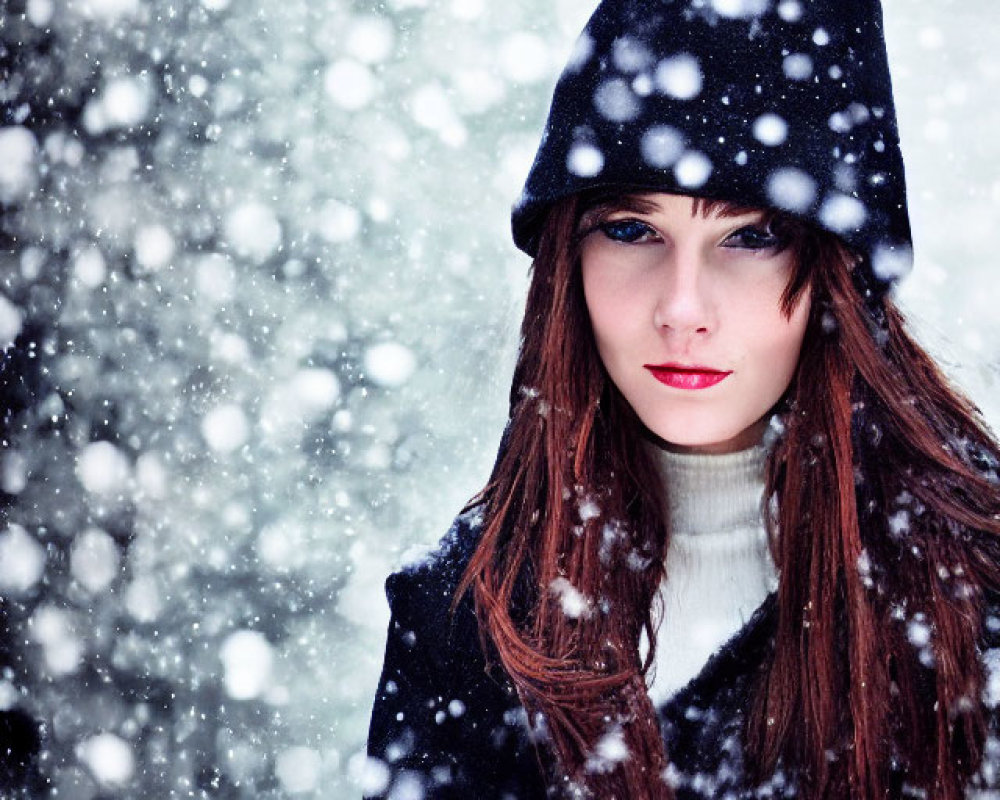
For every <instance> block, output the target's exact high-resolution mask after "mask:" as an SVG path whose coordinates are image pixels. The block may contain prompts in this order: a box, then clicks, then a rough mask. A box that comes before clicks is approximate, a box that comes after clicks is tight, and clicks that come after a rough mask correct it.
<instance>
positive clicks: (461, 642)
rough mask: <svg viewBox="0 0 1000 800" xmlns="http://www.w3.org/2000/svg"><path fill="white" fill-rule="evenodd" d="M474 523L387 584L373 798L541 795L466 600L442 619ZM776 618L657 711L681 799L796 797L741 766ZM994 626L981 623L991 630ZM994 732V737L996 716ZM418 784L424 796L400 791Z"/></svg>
mask: <svg viewBox="0 0 1000 800" xmlns="http://www.w3.org/2000/svg"><path fill="white" fill-rule="evenodd" d="M480 524H481V520H480V519H479V518H478V516H477V515H476V514H475V513H467V514H465V515H463V516H460V517H459V518H458V519H457V520H456V521H455V523H454V524H453V525H452V528H451V529H450V531H449V532H448V535H447V536H446V537H445V538H444V540H443V541H442V544H441V546H440V548H439V550H438V551H437V552H436V553H435V554H434V555H433V556H431V557H430V558H428V559H427V560H425V561H423V562H422V563H420V564H417V565H414V566H412V567H409V568H407V569H404V570H403V571H401V572H398V573H395V574H394V575H391V576H390V577H389V579H388V580H387V581H386V593H387V595H388V598H389V605H390V608H391V610H392V618H391V621H390V622H389V632H388V642H387V645H386V653H385V664H384V667H383V670H382V677H381V679H380V680H379V686H378V692H377V694H376V698H375V706H374V709H373V711H372V719H371V728H370V731H369V738H368V754H369V756H371V757H372V758H375V759H378V760H379V761H380V762H382V763H383V764H384V765H385V766H386V767H387V768H388V770H389V777H390V780H389V783H388V785H387V786H386V787H385V789H384V790H382V791H380V792H378V793H374V794H371V795H369V797H371V798H382V797H385V798H392V797H411V796H412V797H423V798H424V800H452V798H454V799H455V800H535V798H544V797H546V790H545V785H544V783H543V780H542V775H541V771H540V767H539V764H538V760H537V756H536V754H535V750H534V747H533V745H532V743H531V740H530V738H529V733H528V728H527V723H526V718H525V712H524V710H523V708H522V707H521V705H520V702H519V700H518V697H517V694H516V692H515V691H514V689H513V686H512V684H511V683H510V681H509V679H508V678H507V676H506V675H505V674H503V673H502V670H500V668H499V667H495V668H494V669H493V675H492V676H491V675H487V673H486V664H485V659H484V656H483V653H482V650H481V646H480V642H479V635H478V628H477V623H476V619H475V615H474V611H473V607H472V602H471V599H470V598H469V597H468V595H467V596H466V597H464V598H463V599H462V601H461V603H460V604H459V606H458V608H457V609H456V612H455V614H454V616H451V614H450V611H449V609H450V604H451V601H452V597H453V595H454V591H455V587H456V586H457V584H458V581H459V580H460V578H461V576H462V573H463V570H464V568H465V566H466V564H467V563H468V561H469V558H470V557H471V555H472V551H473V549H474V547H475V544H476V540H477V538H478V533H479V529H480ZM997 619H1000V617H998V618H997ZM776 621H777V611H776V603H775V597H774V595H771V596H769V597H768V598H767V599H766V600H765V601H764V603H763V604H762V605H761V606H760V608H759V609H758V610H757V611H756V613H755V614H754V615H753V616H752V618H751V619H750V620H749V622H747V624H746V625H745V626H744V627H743V628H742V629H741V630H740V631H739V632H737V634H736V635H735V636H734V637H733V638H732V639H730V640H729V642H727V643H726V645H725V646H724V647H723V648H722V649H721V650H720V651H719V652H718V653H716V654H715V655H714V656H713V657H712V658H711V659H710V660H709V661H708V663H707V664H706V665H705V667H704V668H703V669H702V671H701V672H700V673H699V674H698V675H697V676H696V677H695V678H694V679H693V680H692V681H691V682H690V683H689V684H688V685H687V686H685V687H684V688H683V689H681V690H680V691H679V692H678V693H677V694H675V695H674V696H673V697H672V698H671V699H670V701H669V702H668V703H667V704H666V705H664V706H663V707H661V708H660V709H659V715H660V722H661V728H662V731H663V736H664V743H665V745H666V748H667V751H668V752H669V754H670V770H671V773H672V779H673V782H674V783H675V785H676V787H677V788H676V790H675V793H676V796H677V798H678V800H695V798H732V800H737V799H738V798H751V797H753V798H776V797H795V795H796V785H795V778H794V775H792V774H787V773H785V772H783V771H780V770H779V772H778V773H776V774H775V775H774V776H773V777H772V778H771V779H770V780H769V781H768V782H767V783H766V785H760V784H755V785H750V783H749V778H748V776H747V774H746V770H745V769H744V767H743V753H742V727H743V720H744V709H745V708H746V706H747V699H748V696H749V692H750V687H751V683H752V677H753V675H754V674H755V672H756V670H757V669H758V668H759V667H760V665H761V663H762V660H763V658H764V657H765V655H766V654H767V652H768V648H769V647H770V646H771V643H772V641H773V635H774V630H775V626H776ZM998 628H1000V625H996V626H990V625H988V626H987V630H990V629H992V630H996V629H998ZM990 638H991V639H993V641H986V642H985V646H987V647H991V648H996V647H1000V634H996V633H994V634H993V635H992V636H991V637H990ZM993 655H997V656H1000V651H994V653H993V654H991V655H990V656H988V657H987V659H986V660H987V662H989V661H990V660H991V658H992V656H993ZM996 660H997V661H998V662H1000V658H998V659H996ZM996 680H1000V674H998V675H997V676H996ZM998 693H1000V687H998ZM998 699H1000V698H998ZM992 728H993V731H994V734H993V735H994V736H995V735H996V731H997V726H996V720H995V719H994V720H993V725H992ZM996 749H998V748H994V750H996ZM989 758H990V754H989V750H988V755H987V759H988V760H989ZM994 758H996V759H1000V754H997V753H994ZM998 767H1000V761H998V762H996V763H992V764H987V765H986V766H985V768H984V773H986V774H989V773H990V772H991V770H992V772H997V771H998ZM903 779H904V776H903V775H895V776H894V780H893V783H894V784H895V786H893V787H892V795H893V796H901V795H902V794H903V793H904V791H905V790H903V787H902V782H903ZM417 786H419V787H420V789H421V790H422V792H423V793H422V794H421V793H420V791H413V792H410V791H408V789H410V788H413V789H416V788H417ZM995 792H996V786H995V785H994V786H991V787H989V790H988V791H987V793H985V794H983V795H980V796H981V797H984V798H1000V793H995Z"/></svg>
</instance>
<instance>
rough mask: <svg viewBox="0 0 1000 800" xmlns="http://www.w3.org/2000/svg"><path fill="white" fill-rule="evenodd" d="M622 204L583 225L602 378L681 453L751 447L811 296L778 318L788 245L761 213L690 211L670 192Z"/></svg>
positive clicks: (798, 340)
mask: <svg viewBox="0 0 1000 800" xmlns="http://www.w3.org/2000/svg"><path fill="white" fill-rule="evenodd" d="M623 205H628V207H629V209H630V210H625V209H624V208H622V209H613V210H611V211H610V212H608V211H606V210H605V211H601V212H599V213H597V214H596V219H595V213H594V212H592V213H589V214H584V217H583V219H582V221H581V229H582V231H581V232H582V233H583V234H584V239H583V241H582V243H581V248H582V249H581V264H582V269H583V289H584V294H585V296H586V301H587V310H588V311H589V313H590V321H591V325H592V326H593V330H594V337H595V339H596V341H597V349H598V351H599V352H600V355H601V360H602V361H603V362H604V366H605V368H606V369H607V371H608V374H609V375H610V377H611V380H612V381H614V383H615V385H616V386H617V387H618V389H619V391H621V393H622V395H623V396H624V397H625V399H626V400H627V401H628V403H629V405H631V406H632V408H633V410H634V411H635V412H636V414H638V416H639V418H640V419H641V420H642V422H643V424H645V426H646V427H647V428H649V430H651V431H652V432H653V433H654V434H656V435H657V436H659V437H660V438H661V439H663V440H664V441H665V442H666V443H667V444H669V445H672V446H674V447H676V448H677V449H679V450H689V451H692V452H704V453H726V452H732V451H735V450H740V449H743V448H745V447H749V446H751V445H753V444H756V443H758V442H759V441H760V439H761V436H762V434H763V432H764V429H765V427H766V426H767V421H768V412H769V411H770V409H771V408H772V407H773V406H774V405H775V403H776V402H777V401H778V399H779V398H780V397H781V395H782V394H783V393H784V391H785V389H787V388H788V384H789V383H790V382H791V380H792V376H793V375H794V373H795V368H796V365H797V364H798V359H799V351H800V349H801V346H802V339H803V336H804V334H805V329H806V322H807V320H808V317H809V291H808V290H806V291H803V292H801V293H800V295H799V297H798V298H797V300H796V302H795V304H794V306H793V308H792V313H791V315H790V316H786V315H785V313H784V311H783V310H782V305H781V297H782V294H783V292H784V291H785V287H786V286H787V285H788V282H789V280H790V278H791V276H792V273H793V270H794V269H795V253H794V248H788V247H785V246H784V245H786V244H787V243H786V242H784V241H782V240H781V239H780V238H779V236H777V235H776V234H774V233H772V232H771V231H770V230H769V229H768V226H767V224H766V221H765V215H764V213H763V212H759V211H751V212H748V213H745V214H740V215H739V216H721V215H720V211H719V210H716V211H714V212H711V213H708V214H702V213H695V210H696V205H695V201H694V200H693V199H692V198H690V197H685V196H680V195H668V194H644V195H641V196H639V197H637V198H634V202H629V203H627V204H623ZM595 225H596V227H595Z"/></svg>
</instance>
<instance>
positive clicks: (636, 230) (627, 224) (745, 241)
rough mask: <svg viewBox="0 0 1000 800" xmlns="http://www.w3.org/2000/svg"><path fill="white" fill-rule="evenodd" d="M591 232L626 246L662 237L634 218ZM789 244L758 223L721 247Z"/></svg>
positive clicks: (780, 246)
mask: <svg viewBox="0 0 1000 800" xmlns="http://www.w3.org/2000/svg"><path fill="white" fill-rule="evenodd" d="M591 231H600V232H601V233H602V234H603V235H604V236H606V237H607V238H608V239H611V240H612V241H614V242H621V243H622V244H641V243H644V242H648V241H656V240H658V239H659V234H658V233H657V232H656V230H655V229H654V228H653V227H652V226H651V225H649V224H648V223H645V222H642V221H641V220H638V219H630V218H627V219H616V220H610V221H605V222H599V223H597V224H596V225H594V227H593V228H591ZM787 244H788V241H787V238H786V237H785V236H782V235H781V234H780V233H777V232H775V231H774V230H773V229H772V227H771V226H770V225H762V224H755V225H744V226H743V227H742V228H739V229H738V230H735V231H733V232H732V233H731V234H729V235H728V236H727V237H726V238H725V240H724V241H723V242H722V244H721V246H722V247H726V248H729V249H732V250H781V249H783V248H784V247H786V246H787Z"/></svg>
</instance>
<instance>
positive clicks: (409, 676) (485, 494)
mask: <svg viewBox="0 0 1000 800" xmlns="http://www.w3.org/2000/svg"><path fill="white" fill-rule="evenodd" d="M513 228H514V237H515V241H516V242H517V243H518V245H519V246H520V247H521V248H522V249H524V250H525V251H526V252H528V253H530V254H531V255H533V256H534V264H533V274H532V282H531V287H530V289H529V294H528V300H527V307H526V312H525V318H524V322H523V326H522V343H521V349H520V354H519V358H518V363H517V367H516V370H515V375H514V381H513V386H512V390H511V415H510V421H509V424H508V427H507V430H506V432H505V435H504V440H503V442H502V444H501V448H500V454H499V456H498V458H497V462H496V465H495V467H494V470H493V474H492V476H491V478H490V481H489V483H488V484H487V486H486V487H485V488H484V489H483V491H482V492H481V493H480V494H479V495H478V496H477V497H476V498H474V499H473V500H472V501H471V502H470V504H469V506H468V507H467V509H466V510H465V512H464V513H463V514H462V515H461V516H460V517H459V518H458V520H456V523H455V525H454V526H453V528H452V530H451V531H450V533H449V535H448V536H447V537H446V538H445V540H444V542H443V544H442V547H441V549H440V551H439V552H438V553H437V554H436V555H435V556H434V557H433V558H431V559H430V560H428V561H427V562H425V563H422V564H419V565H416V566H414V567H412V568H409V569H407V570H404V571H403V572H401V573H399V574H397V575H393V576H392V577H390V579H389V581H388V583H387V590H388V595H389V600H390V605H391V607H392V611H393V619H392V622H391V623H390V630H389V638H388V645H387V651H386V661H385V668H384V671H383V676H382V680H381V683H380V686H379V691H378V695H377V698H376V704H375V709H374V712H373V716H372V727H371V732H370V737H369V754H370V755H371V756H372V757H374V758H377V759H379V760H380V761H381V762H382V763H383V764H384V766H385V768H386V773H385V776H386V781H385V785H384V786H380V787H379V789H378V790H377V791H376V792H375V793H376V794H379V792H381V794H379V796H388V797H425V798H430V797H433V798H446V797H476V798H502V797H513V798H534V797H545V796H555V797H559V796H568V797H595V798H610V797H617V798H670V797H677V798H694V797H773V796H785V797H807V798H827V797H829V798H847V797H864V798H883V797H934V798H959V797H963V796H966V793H967V792H968V791H974V790H984V791H988V790H991V789H995V788H996V781H997V775H996V773H997V763H996V759H997V752H998V751H1000V741H998V740H997V738H996V733H997V732H996V721H995V716H994V714H993V707H994V706H995V705H996V704H997V702H998V701H1000V697H996V696H995V695H996V689H995V686H994V684H993V683H992V682H991V681H990V680H989V670H988V667H989V666H991V665H992V664H994V663H995V662H996V661H998V660H1000V659H998V658H997V654H998V651H992V650H991V649H990V648H991V647H993V646H995V645H997V644H1000V642H997V641H996V640H997V639H998V638H1000V636H998V633H997V631H998V629H1000V615H997V614H996V613H995V611H994V605H995V596H996V592H997V589H998V582H1000V569H998V564H1000V548H998V544H997V541H998V540H997V534H998V533H1000V492H998V489H997V485H998V482H1000V475H998V472H997V469H998V464H1000V452H998V448H997V445H996V443H995V442H994V440H993V438H992V437H991V435H990V433H989V432H988V431H987V430H986V428H985V426H984V424H983V423H982V421H981V420H980V418H979V416H978V414H977V412H976V410H975V409H974V407H973V406H972V405H971V404H970V403H969V402H968V401H967V400H965V399H964V398H962V397H961V396H960V395H958V394H957V393H956V392H955V391H954V390H953V389H952V388H951V387H950V385H949V384H948V382H947V381H946V379H945V378H944V377H943V376H942V374H941V372H940V371H939V370H938V368H937V367H936V365H935V364H934V363H933V362H932V361H931V359H930V358H929V357H928V356H927V355H926V354H925V353H924V352H923V351H922V350H921V349H920V348H919V346H918V345H917V344H916V343H915V342H914V341H913V340H912V338H911V337H910V336H909V335H908V334H907V332H906V330H905V327H904V324H903V320H902V318H901V316H900V314H899V312H898V310H897V309H896V307H895V305H894V304H893V301H892V298H891V296H890V295H889V294H888V291H889V289H890V288H891V284H892V282H893V281H894V280H895V279H896V278H897V277H899V276H900V275H901V274H903V273H904V272H905V271H906V270H907V269H908V267H909V263H910V260H911V255H910V249H909V245H910V234H909V223H908V217H907V212H906V198H905V186H904V179H903V167H902V159H901V155H900V152H899V146H898V135H897V131H896V123H895V114H894V110H893V103H892V95H891V88H890V84H889V74H888V66H887V61H886V56H885V48H884V43H883V40H882V34H881V11H880V9H879V7H878V5H877V2H876V0H852V2H848V3H844V2H843V0H837V1H836V2H833V0H830V2H819V0H816V1H814V2H811V3H806V2H799V0H782V2H779V3H777V4H772V3H769V2H766V1H762V2H756V0H745V1H744V2H735V1H733V2H728V1H727V2H723V1H722V0H717V1H716V2H711V3H709V2H691V3H688V2H680V0H677V1H676V2H671V1H670V0H663V2H649V0H645V2H640V1H639V0H634V1H631V0H618V2H604V3H602V4H601V6H600V7H599V8H598V9H597V11H596V12H595V14H594V16H593V18H592V19H591V20H590V22H589V23H588V26H587V29H586V30H585V32H584V34H583V36H582V37H581V39H580V42H579V45H578V47H577V49H576V52H575V54H574V56H573V58H572V59H571V61H570V64H569V65H568V66H567V68H566V71H565V72H564V74H563V76H562V78H561V79H560V82H559V84H558V86H557V88H556V92H555V95H554V98H553V103H552V108H551V111H550V116H549V122H548V125H547V129H546V133H545V135H544V137H543V140H542V145H541V147H540V149H539V153H538V156H537V157H536V160H535V164H534V166H533V168H532V171H531V174H530V175H529V177H528V181H527V185H526V188H525V192H524V194H523V196H522V198H521V200H520V202H519V203H518V205H517V206H516V207H515V210H514V217H513Z"/></svg>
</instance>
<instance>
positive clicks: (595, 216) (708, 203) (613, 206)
mask: <svg viewBox="0 0 1000 800" xmlns="http://www.w3.org/2000/svg"><path fill="white" fill-rule="evenodd" d="M691 199H692V200H693V201H694V202H693V203H692V204H691V218H692V219H694V218H695V217H696V216H699V215H700V216H701V217H702V218H704V219H708V218H713V217H714V218H716V219H728V218H738V217H748V216H759V217H761V218H762V219H763V220H768V221H769V220H770V217H771V214H769V212H768V210H767V209H763V208H755V207H753V206H743V205H738V204H736V203H730V202H727V201H725V200H711V199H708V198H704V197H693V198H691ZM662 210H663V209H662V207H661V206H660V205H659V204H658V203H657V202H656V201H654V200H652V199H651V198H650V197H649V195H648V194H641V193H631V194H626V193H621V194H613V195H609V196H608V197H607V198H606V199H604V200H601V199H598V200H597V201H596V202H595V203H594V204H593V205H591V206H590V207H589V208H587V209H586V210H585V211H584V212H583V214H581V216H580V220H579V222H578V223H577V233H578V234H581V235H585V234H586V233H587V232H589V231H591V230H593V229H594V228H595V227H597V226H598V225H600V224H601V223H602V222H603V221H604V220H605V219H606V218H607V217H608V216H610V215H611V214H615V213H618V212H622V211H624V212H631V213H633V214H655V213H656V212H658V211H662Z"/></svg>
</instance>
